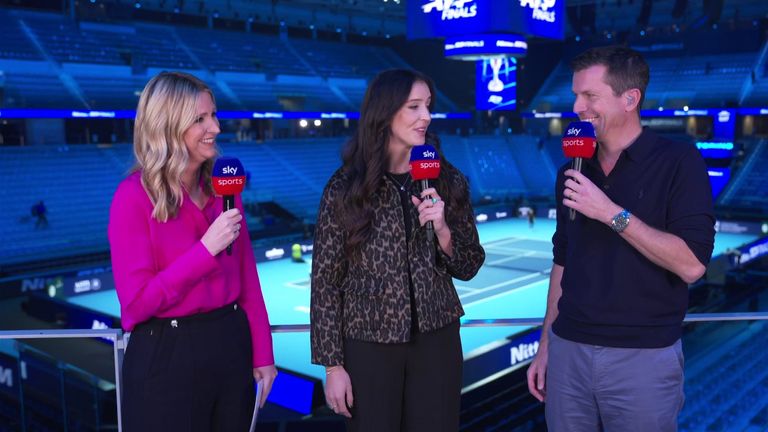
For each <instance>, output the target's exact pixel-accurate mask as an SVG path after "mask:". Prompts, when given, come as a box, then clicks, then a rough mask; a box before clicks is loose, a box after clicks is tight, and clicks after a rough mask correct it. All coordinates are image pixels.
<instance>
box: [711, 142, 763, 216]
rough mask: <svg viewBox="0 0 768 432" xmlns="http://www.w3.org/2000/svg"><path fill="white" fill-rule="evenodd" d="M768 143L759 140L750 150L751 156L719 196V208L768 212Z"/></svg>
mask: <svg viewBox="0 0 768 432" xmlns="http://www.w3.org/2000/svg"><path fill="white" fill-rule="evenodd" d="M766 166H768V141H766V140H761V141H759V142H758V143H757V145H756V146H755V148H754V149H753V150H752V155H751V156H750V157H749V159H747V161H746V162H745V163H744V165H743V167H742V168H741V170H740V171H739V172H738V173H737V174H736V176H735V177H734V179H733V180H731V183H730V184H729V186H728V187H727V189H726V190H725V192H723V194H722V195H721V197H720V199H719V202H718V204H719V205H721V206H730V207H737V208H742V209H752V210H754V211H755V212H756V213H765V212H766V211H768V194H766V191H768V177H766V175H765V167H766Z"/></svg>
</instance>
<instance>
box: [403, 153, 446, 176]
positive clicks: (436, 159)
mask: <svg viewBox="0 0 768 432" xmlns="http://www.w3.org/2000/svg"><path fill="white" fill-rule="evenodd" d="M410 164H411V178H413V179H414V180H434V179H436V178H438V177H439V176H440V156H438V155H437V150H435V148H434V147H432V146H431V145H429V144H424V145H419V146H415V147H413V148H412V149H411V160H410Z"/></svg>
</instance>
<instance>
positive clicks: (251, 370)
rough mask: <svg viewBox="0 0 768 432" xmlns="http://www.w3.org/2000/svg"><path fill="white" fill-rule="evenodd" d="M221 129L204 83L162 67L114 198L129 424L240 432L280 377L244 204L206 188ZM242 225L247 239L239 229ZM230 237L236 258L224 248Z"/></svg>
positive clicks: (147, 93)
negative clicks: (231, 204) (126, 335)
mask: <svg viewBox="0 0 768 432" xmlns="http://www.w3.org/2000/svg"><path fill="white" fill-rule="evenodd" d="M219 132H220V130H219V121H218V119H217V118H216V103H215V100H214V97H213V93H212V92H211V89H210V88H209V87H208V86H207V85H205V84H204V83H203V82H202V81H200V80H199V79H197V78H196V77H194V76H192V75H188V74H185V73H179V72H163V73H160V74H159V75H157V76H155V77H154V78H152V80H150V81H149V83H148V84H147V86H146V87H145V88H144V91H143V92H142V94H141V98H140V99H139V106H138V109H137V112H136V122H135V125H134V144H133V148H134V154H135V156H136V167H135V169H134V172H133V173H132V174H130V175H129V176H128V177H127V178H126V179H125V180H124V181H123V182H122V183H121V184H120V186H119V187H118V189H117V191H116V192H115V196H114V198H113V200H112V207H111V209H110V219H109V242H110V247H111V252H112V269H113V273H114V277H115V286H116V288H117V295H118V297H119V299H120V310H121V314H122V324H123V328H124V329H125V330H126V331H129V332H131V339H130V344H129V347H128V349H127V351H126V355H125V360H124V365H123V382H124V389H123V391H124V393H123V403H124V405H123V419H124V420H123V422H124V429H123V430H125V431H127V432H134V431H140V432H150V431H162V432H170V431H184V432H187V431H213V430H216V431H247V430H248V427H249V424H250V419H251V414H252V410H253V406H254V403H255V392H254V386H253V380H254V378H255V379H256V380H259V381H262V384H263V388H264V392H263V393H262V397H261V400H259V401H258V403H259V404H260V405H261V406H263V404H264V401H265V400H266V397H267V395H268V393H269V390H270V388H271V387H272V382H273V381H274V379H275V376H276V375H277V371H276V369H275V366H274V357H273V355H272V336H271V333H270V329H269V319H268V317H267V311H266V309H265V307H264V298H263V297H262V293H261V286H260V284H259V275H258V273H257V271H256V262H255V260H254V256H253V250H252V249H251V242H250V239H249V237H248V228H247V226H246V222H245V219H244V218H243V216H242V208H243V207H242V202H240V200H239V199H238V200H237V202H236V208H235V209H232V210H229V211H227V212H224V213H222V210H221V209H222V199H221V197H218V196H215V195H214V193H213V188H212V186H211V171H212V167H213V161H214V159H215V158H216V156H217V154H218V151H217V147H216V136H217V135H218V133H219ZM241 232H242V235H241ZM229 244H232V245H233V248H232V255H227V254H226V253H222V251H223V250H224V249H226V247H227V246H228V245H229Z"/></svg>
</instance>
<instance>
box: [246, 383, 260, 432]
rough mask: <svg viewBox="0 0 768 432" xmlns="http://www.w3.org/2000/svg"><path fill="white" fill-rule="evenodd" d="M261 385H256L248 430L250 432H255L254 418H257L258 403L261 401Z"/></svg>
mask: <svg viewBox="0 0 768 432" xmlns="http://www.w3.org/2000/svg"><path fill="white" fill-rule="evenodd" d="M262 388H263V385H262V384H261V381H259V382H257V383H256V403H255V404H253V416H252V417H251V428H250V429H249V430H250V432H254V431H255V430H256V418H257V417H258V416H259V401H260V400H261V391H262Z"/></svg>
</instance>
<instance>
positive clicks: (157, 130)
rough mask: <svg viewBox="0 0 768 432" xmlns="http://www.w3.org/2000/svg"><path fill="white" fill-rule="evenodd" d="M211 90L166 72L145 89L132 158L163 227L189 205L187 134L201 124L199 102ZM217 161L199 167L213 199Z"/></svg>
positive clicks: (188, 77) (189, 77)
mask: <svg viewBox="0 0 768 432" xmlns="http://www.w3.org/2000/svg"><path fill="white" fill-rule="evenodd" d="M203 92H206V93H208V94H209V95H211V99H212V100H213V103H214V105H215V104H216V100H215V99H214V97H213V92H212V91H211V89H210V88H209V87H208V86H207V85H206V84H205V83H204V82H202V81H201V80H200V79H198V78H197V77H195V76H193V75H190V74H186V73H183V72H161V73H160V74H158V75H156V76H155V77H154V78H152V79H151V80H150V81H149V82H148V83H147V85H146V87H144V90H143V91H142V92H141V97H140V98H139V106H138V107H137V109H136V122H135V124H134V126H133V153H134V155H135V157H136V165H135V166H134V167H133V169H132V171H136V170H140V171H141V183H142V185H143V186H144V189H145V190H146V191H147V194H148V195H149V197H150V200H151V201H152V204H153V205H154V210H153V211H152V217H153V218H155V220H157V221H160V222H166V221H168V219H169V218H174V217H176V214H177V213H178V211H179V207H181V204H182V203H183V201H184V192H183V186H182V183H181V176H182V173H183V172H184V170H185V169H186V168H187V163H188V161H189V153H188V151H187V146H186V145H184V132H186V130H187V129H189V127H190V126H192V124H193V123H194V122H195V120H196V119H197V115H198V113H197V97H198V96H199V95H200V94H201V93H203ZM212 170H213V161H212V160H207V161H205V163H203V166H202V167H201V168H200V176H201V179H202V180H203V188H204V189H205V191H206V192H207V193H208V195H212V194H213V187H212V186H211V171H212Z"/></svg>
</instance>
